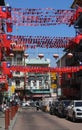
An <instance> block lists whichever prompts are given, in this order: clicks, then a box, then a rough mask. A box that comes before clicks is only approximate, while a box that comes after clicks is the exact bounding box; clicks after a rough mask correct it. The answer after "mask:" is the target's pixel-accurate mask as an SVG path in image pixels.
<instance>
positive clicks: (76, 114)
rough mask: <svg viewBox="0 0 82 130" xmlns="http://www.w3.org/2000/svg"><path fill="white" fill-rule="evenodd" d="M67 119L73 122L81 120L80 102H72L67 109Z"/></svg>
mask: <svg viewBox="0 0 82 130" xmlns="http://www.w3.org/2000/svg"><path fill="white" fill-rule="evenodd" d="M66 118H67V119H69V118H70V119H72V121H73V122H75V121H76V120H78V119H81V120H82V100H73V101H71V103H70V105H69V106H68V107H67V114H66Z"/></svg>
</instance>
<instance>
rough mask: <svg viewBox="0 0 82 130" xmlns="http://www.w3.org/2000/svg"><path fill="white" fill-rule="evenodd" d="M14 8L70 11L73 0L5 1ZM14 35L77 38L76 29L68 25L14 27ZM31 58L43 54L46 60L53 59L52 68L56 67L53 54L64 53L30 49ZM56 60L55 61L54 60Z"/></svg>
mask: <svg viewBox="0 0 82 130" xmlns="http://www.w3.org/2000/svg"><path fill="white" fill-rule="evenodd" d="M5 1H6V3H8V4H9V5H10V6H11V7H12V8H54V9H70V6H71V4H72V3H73V0H5ZM12 34H13V35H25V36H57V37H63V36H64V37H72V36H75V30H74V27H73V26H72V27H68V26H66V25H62V24H61V25H55V26H46V27H42V26H41V27H40V26H39V27H38V26H37V27H33V26H32V27H26V26H25V27H19V26H18V27H14V28H13V32H12ZM27 52H28V53H30V56H31V57H36V56H37V54H38V53H43V54H44V55H45V58H50V59H51V66H55V61H54V62H53V54H54V53H58V54H59V55H60V56H61V55H63V52H62V51H61V49H59V48H53V49H42V48H40V49H38V48H37V49H36V50H35V49H29V50H27ZM54 60H55V59H54Z"/></svg>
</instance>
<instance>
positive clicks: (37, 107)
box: [36, 101, 40, 111]
mask: <svg viewBox="0 0 82 130" xmlns="http://www.w3.org/2000/svg"><path fill="white" fill-rule="evenodd" d="M39 109H40V107H39V101H37V102H36V110H37V111H38V110H39Z"/></svg>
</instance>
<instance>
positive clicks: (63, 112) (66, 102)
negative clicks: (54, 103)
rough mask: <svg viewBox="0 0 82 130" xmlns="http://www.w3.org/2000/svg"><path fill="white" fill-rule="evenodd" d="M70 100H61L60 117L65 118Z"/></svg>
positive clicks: (59, 105) (59, 106)
mask: <svg viewBox="0 0 82 130" xmlns="http://www.w3.org/2000/svg"><path fill="white" fill-rule="evenodd" d="M69 104H70V100H61V101H60V102H59V104H58V116H60V117H65V116H66V111H67V107H68V105H69Z"/></svg>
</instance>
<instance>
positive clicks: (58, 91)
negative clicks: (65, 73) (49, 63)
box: [53, 54, 61, 97]
mask: <svg viewBox="0 0 82 130" xmlns="http://www.w3.org/2000/svg"><path fill="white" fill-rule="evenodd" d="M53 57H54V58H55V59H57V58H59V55H58V54H53ZM59 67H61V58H60V59H59ZM58 96H61V74H58V75H57V97H58Z"/></svg>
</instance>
